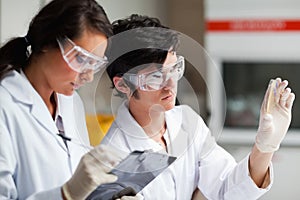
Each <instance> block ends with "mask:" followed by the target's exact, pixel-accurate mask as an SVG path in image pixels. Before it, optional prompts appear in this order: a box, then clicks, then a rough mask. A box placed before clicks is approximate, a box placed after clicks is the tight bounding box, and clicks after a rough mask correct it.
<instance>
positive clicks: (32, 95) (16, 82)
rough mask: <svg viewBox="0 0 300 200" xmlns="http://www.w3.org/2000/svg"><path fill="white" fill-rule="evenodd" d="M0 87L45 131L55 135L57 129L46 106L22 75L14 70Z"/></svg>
mask: <svg viewBox="0 0 300 200" xmlns="http://www.w3.org/2000/svg"><path fill="white" fill-rule="evenodd" d="M21 73H22V72H21ZM1 85H2V86H3V87H4V88H5V89H6V90H7V91H8V92H9V93H10V94H11V96H12V97H13V99H14V100H15V101H16V102H20V103H23V104H24V105H27V106H28V107H29V109H30V112H31V113H32V115H33V116H34V117H35V118H36V120H37V121H38V122H39V123H40V124H41V125H43V127H44V128H45V129H47V130H48V131H50V132H51V133H53V134H56V132H57V128H56V126H55V123H54V121H53V119H52V116H51V114H50V112H49V111H48V108H47V106H46V104H45V103H44V101H43V99H42V98H41V96H40V95H39V94H38V93H37V91H36V90H35V89H34V88H33V87H32V85H31V84H30V82H29V81H28V79H27V77H26V76H25V74H24V73H22V74H20V73H18V72H17V71H15V70H14V71H11V72H9V74H8V75H7V76H6V77H5V78H4V79H3V80H2V81H1Z"/></svg>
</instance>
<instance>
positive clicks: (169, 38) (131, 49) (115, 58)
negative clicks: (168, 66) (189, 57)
mask: <svg viewBox="0 0 300 200" xmlns="http://www.w3.org/2000/svg"><path fill="white" fill-rule="evenodd" d="M112 24H113V33H114V36H113V37H112V38H110V42H109V48H108V49H109V50H108V54H107V55H108V58H109V61H110V64H109V65H108V67H107V69H106V71H107V73H108V76H109V77H110V79H111V80H113V78H114V77H115V76H118V77H122V76H123V75H124V74H125V73H126V72H128V71H131V72H132V71H133V70H134V69H138V70H141V69H142V68H137V67H138V66H143V67H144V68H145V67H147V65H146V64H149V63H158V64H163V63H164V61H165V59H166V57H167V54H168V52H169V51H170V50H172V51H175V50H176V49H177V46H178V43H179V39H178V33H177V32H176V31H173V30H171V29H169V28H168V27H166V26H164V25H162V24H161V23H160V21H159V19H157V18H152V17H148V16H142V15H137V14H133V15H131V16H129V17H128V18H125V19H121V20H117V21H115V22H113V23H112ZM126 84H127V85H128V86H129V87H130V88H131V90H132V91H135V90H136V88H135V86H134V85H132V84H131V83H129V82H126ZM112 87H114V84H113V86H112ZM117 95H118V96H121V97H124V94H123V93H121V92H119V91H118V94H117ZM135 95H136V93H135V92H133V96H135Z"/></svg>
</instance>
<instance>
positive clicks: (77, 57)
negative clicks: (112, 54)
mask: <svg viewBox="0 0 300 200" xmlns="http://www.w3.org/2000/svg"><path fill="white" fill-rule="evenodd" d="M57 42H58V45H59V48H60V51H61V54H62V56H63V58H64V60H65V61H66V63H68V65H69V67H70V68H71V69H73V70H74V71H76V72H78V73H84V72H86V71H91V70H92V71H93V72H94V73H96V72H98V71H100V70H101V69H103V68H104V67H105V65H106V64H107V63H108V61H107V58H106V57H105V56H104V57H103V58H102V57H100V56H97V55H96V54H94V53H93V52H97V50H98V49H97V48H103V46H102V45H100V46H98V47H97V48H96V49H95V50H93V52H89V51H87V50H85V49H84V48H82V47H80V46H77V45H76V44H75V43H74V42H73V41H72V40H70V39H69V38H67V37H65V38H62V39H57Z"/></svg>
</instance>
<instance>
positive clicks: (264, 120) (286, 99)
mask: <svg viewBox="0 0 300 200" xmlns="http://www.w3.org/2000/svg"><path fill="white" fill-rule="evenodd" d="M273 81H276V82H275V83H276V84H274V85H275V87H274V88H272V87H271V86H272V84H271V83H270V84H269V87H268V89H267V91H266V94H265V97H264V101H263V103H262V106H261V110H260V121H259V127H258V132H257V136H256V146H257V148H258V149H259V150H260V151H261V152H264V153H270V152H274V151H276V150H278V149H279V146H280V143H281V141H282V140H283V138H284V137H285V135H286V133H287V130H288V128H289V125H290V123H291V109H292V106H293V102H294V100H295V95H294V93H292V92H291V89H290V88H287V85H288V82H287V81H286V80H284V81H281V79H280V78H277V79H276V80H273Z"/></svg>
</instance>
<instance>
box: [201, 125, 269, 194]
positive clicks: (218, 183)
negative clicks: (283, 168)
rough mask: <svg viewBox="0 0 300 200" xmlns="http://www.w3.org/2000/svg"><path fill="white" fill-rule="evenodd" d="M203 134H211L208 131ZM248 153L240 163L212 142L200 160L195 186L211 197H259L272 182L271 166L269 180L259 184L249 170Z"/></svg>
mask: <svg viewBox="0 0 300 200" xmlns="http://www.w3.org/2000/svg"><path fill="white" fill-rule="evenodd" d="M206 137H211V136H210V134H209V131H207V135H206ZM248 160H249V155H248V156H246V157H245V158H244V159H243V160H241V161H240V162H239V163H236V161H235V159H234V158H233V157H232V156H231V155H230V154H229V153H228V152H227V151H225V150H224V149H223V148H222V147H220V146H219V145H215V146H214V147H213V149H212V150H211V151H210V152H209V153H208V154H206V155H205V157H202V158H201V159H200V162H199V174H200V176H199V177H200V178H199V182H198V187H199V188H200V190H201V191H202V192H203V194H204V195H205V196H206V197H207V198H208V199H212V200H214V199H215V200H223V199H224V200H240V199H248V200H252V199H253V200H254V199H258V198H259V197H260V196H262V195H263V194H265V193H266V192H267V191H268V190H269V189H270V187H271V185H272V182H273V169H272V165H271V166H270V167H269V169H270V171H269V172H270V178H271V184H270V185H269V186H268V187H267V188H264V189H261V188H258V187H257V185H256V184H255V183H254V181H253V180H252V178H251V177H250V174H249V169H248Z"/></svg>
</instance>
